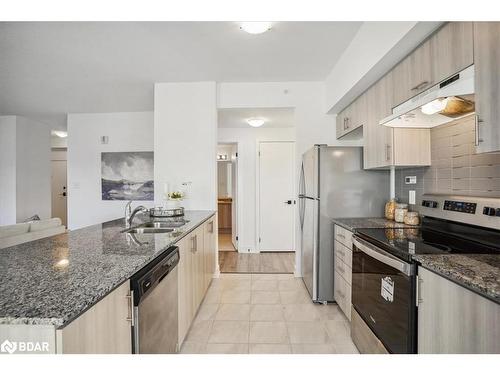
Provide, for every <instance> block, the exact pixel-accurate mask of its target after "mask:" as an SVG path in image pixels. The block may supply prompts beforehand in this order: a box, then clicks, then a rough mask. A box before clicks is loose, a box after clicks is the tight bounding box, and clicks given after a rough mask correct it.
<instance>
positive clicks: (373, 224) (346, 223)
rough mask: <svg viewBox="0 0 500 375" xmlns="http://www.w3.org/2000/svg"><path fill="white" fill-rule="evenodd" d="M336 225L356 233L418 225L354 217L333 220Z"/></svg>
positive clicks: (384, 219)
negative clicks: (372, 229) (359, 230)
mask: <svg viewBox="0 0 500 375" xmlns="http://www.w3.org/2000/svg"><path fill="white" fill-rule="evenodd" d="M332 221H333V222H334V223H335V224H338V225H340V226H341V227H343V228H345V229H347V230H349V231H351V232H355V231H356V229H363V228H413V227H418V226H417V225H408V224H405V223H396V222H395V221H392V220H387V219H386V218H382V217H353V218H335V219H332Z"/></svg>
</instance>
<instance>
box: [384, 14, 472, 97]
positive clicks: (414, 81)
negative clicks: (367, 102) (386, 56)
mask: <svg viewBox="0 0 500 375" xmlns="http://www.w3.org/2000/svg"><path fill="white" fill-rule="evenodd" d="M473 63H474V58H473V31H472V23H471V22H449V23H447V24H445V25H444V26H443V27H442V28H440V29H439V30H438V31H436V32H435V33H434V34H433V35H432V36H431V37H430V38H429V39H427V40H425V41H424V42H423V43H422V44H421V45H420V46H419V47H417V48H416V49H415V50H414V51H413V52H412V53H411V54H410V55H408V56H407V57H406V58H405V59H404V60H402V61H401V62H400V63H399V64H398V65H396V66H395V67H394V69H393V71H392V75H393V79H394V98H393V99H394V100H393V103H392V106H393V107H396V106H398V105H399V104H401V103H403V102H405V101H406V100H408V99H410V98H412V97H414V96H415V95H418V94H420V93H421V92H423V91H425V90H427V89H428V88H430V87H432V86H433V85H435V84H437V83H439V82H441V81H443V80H444V79H446V78H449V77H450V76H452V75H454V74H455V73H458V72H460V71H461V70H463V69H465V68H466V67H468V66H470V65H472V64H473Z"/></svg>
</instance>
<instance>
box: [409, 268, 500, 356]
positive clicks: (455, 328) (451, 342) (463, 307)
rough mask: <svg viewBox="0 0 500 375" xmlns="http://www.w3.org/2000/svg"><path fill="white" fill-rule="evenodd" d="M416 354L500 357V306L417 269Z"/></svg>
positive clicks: (429, 272)
mask: <svg viewBox="0 0 500 375" xmlns="http://www.w3.org/2000/svg"><path fill="white" fill-rule="evenodd" d="M418 275H419V282H418V285H419V287H418V292H419V296H417V297H418V298H419V303H418V353H428V354H434V353H436V354H438V353H450V354H461V353H496V354H498V353H500V338H499V332H500V305H498V304H496V303H494V302H492V301H490V300H488V299H486V298H484V297H482V296H480V295H478V294H476V293H474V292H472V291H470V290H468V289H465V288H463V287H461V286H459V285H457V284H455V283H453V282H451V281H449V280H447V279H445V278H443V277H441V276H439V275H437V274H435V273H433V272H431V271H428V270H426V269H424V268H422V267H419V268H418Z"/></svg>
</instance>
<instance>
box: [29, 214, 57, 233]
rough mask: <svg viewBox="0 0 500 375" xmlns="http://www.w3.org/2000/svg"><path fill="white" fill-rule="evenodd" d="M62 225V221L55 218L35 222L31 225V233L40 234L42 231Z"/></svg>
mask: <svg viewBox="0 0 500 375" xmlns="http://www.w3.org/2000/svg"><path fill="white" fill-rule="evenodd" d="M60 225H61V219H59V218H58V217H53V218H52V219H43V220H35V221H32V222H31V223H30V232H38V231H41V230H45V229H49V228H54V227H58V226H60Z"/></svg>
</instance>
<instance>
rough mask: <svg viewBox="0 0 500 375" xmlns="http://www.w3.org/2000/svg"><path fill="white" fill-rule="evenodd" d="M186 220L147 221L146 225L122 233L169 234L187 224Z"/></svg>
mask: <svg viewBox="0 0 500 375" xmlns="http://www.w3.org/2000/svg"><path fill="white" fill-rule="evenodd" d="M187 223H188V220H184V219H183V220H175V221H149V222H147V223H144V224H141V225H138V226H136V227H133V228H129V229H125V230H123V231H122V232H123V233H137V234H155V233H169V232H173V231H174V230H175V229H176V228H180V227H182V226H183V225H185V224H187Z"/></svg>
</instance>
